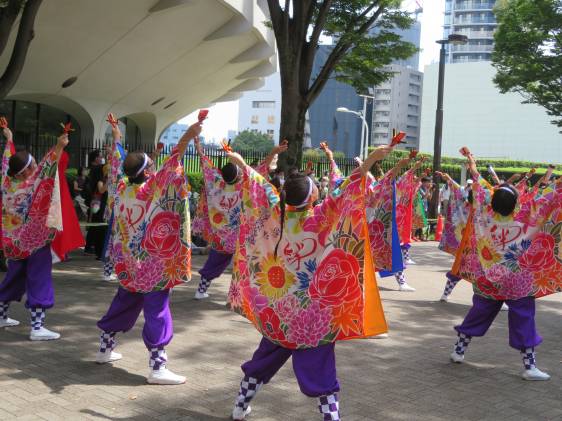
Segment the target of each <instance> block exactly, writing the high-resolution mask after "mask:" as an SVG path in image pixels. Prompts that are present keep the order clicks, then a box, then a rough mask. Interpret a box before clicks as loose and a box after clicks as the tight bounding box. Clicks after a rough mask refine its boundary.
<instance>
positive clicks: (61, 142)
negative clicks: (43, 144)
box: [54, 133, 68, 162]
mask: <svg viewBox="0 0 562 421" xmlns="http://www.w3.org/2000/svg"><path fill="white" fill-rule="evenodd" d="M66 145H68V134H67V133H63V134H61V135H60V136H59V138H58V139H57V144H56V146H55V149H54V152H55V154H56V156H57V162H58V161H59V159H60V157H61V155H62V151H63V150H64V148H65V147H66Z"/></svg>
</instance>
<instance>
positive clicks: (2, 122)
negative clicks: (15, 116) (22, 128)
mask: <svg viewBox="0 0 562 421" xmlns="http://www.w3.org/2000/svg"><path fill="white" fill-rule="evenodd" d="M0 128H1V129H2V134H3V135H4V137H5V138H6V139H7V140H12V131H11V130H10V129H9V128H8V120H6V117H0Z"/></svg>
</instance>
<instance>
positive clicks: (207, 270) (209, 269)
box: [199, 249, 232, 281]
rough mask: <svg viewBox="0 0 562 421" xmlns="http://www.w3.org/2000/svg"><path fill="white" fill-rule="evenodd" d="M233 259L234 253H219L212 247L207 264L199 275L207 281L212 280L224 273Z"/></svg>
mask: <svg viewBox="0 0 562 421" xmlns="http://www.w3.org/2000/svg"><path fill="white" fill-rule="evenodd" d="M231 260H232V254H228V253H219V252H218V251H215V250H213V249H211V251H210V252H209V257H208V258H207V261H206V262H205V265H204V266H203V267H202V268H201V270H200V271H199V275H201V277H202V278H205V279H206V280H207V281H212V280H213V279H215V278H218V277H219V276H221V275H222V273H223V272H224V271H225V270H226V268H227V267H228V265H229V264H230V261H231Z"/></svg>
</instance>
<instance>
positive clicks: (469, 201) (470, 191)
mask: <svg viewBox="0 0 562 421" xmlns="http://www.w3.org/2000/svg"><path fill="white" fill-rule="evenodd" d="M466 200H468V203H470V204H471V205H472V202H474V194H473V193H472V189H470V190H469V191H468V196H467V198H466Z"/></svg>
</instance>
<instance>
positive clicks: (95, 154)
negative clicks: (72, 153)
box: [88, 149, 101, 167]
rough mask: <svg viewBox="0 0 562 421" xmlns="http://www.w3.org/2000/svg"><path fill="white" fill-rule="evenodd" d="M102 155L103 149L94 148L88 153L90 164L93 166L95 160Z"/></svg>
mask: <svg viewBox="0 0 562 421" xmlns="http://www.w3.org/2000/svg"><path fill="white" fill-rule="evenodd" d="M100 155H101V151H100V150H99V149H94V150H93V151H92V152H90V153H89V154H88V165H89V166H90V167H91V166H92V164H93V163H94V161H95V160H96V159H97V158H98V157H99V156H100Z"/></svg>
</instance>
